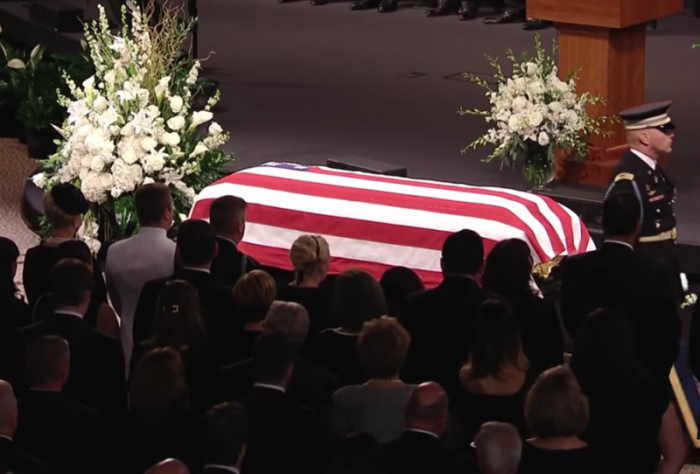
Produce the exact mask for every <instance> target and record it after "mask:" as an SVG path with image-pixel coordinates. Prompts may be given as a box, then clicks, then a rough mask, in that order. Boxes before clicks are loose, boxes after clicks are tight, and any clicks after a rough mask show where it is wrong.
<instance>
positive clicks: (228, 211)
mask: <svg viewBox="0 0 700 474" xmlns="http://www.w3.org/2000/svg"><path fill="white" fill-rule="evenodd" d="M247 208H248V204H247V203H246V202H245V200H243V199H242V198H239V197H237V196H221V197H220V198H217V199H215V200H214V202H212V203H211V207H210V208H209V222H210V223H211V225H212V226H213V227H214V229H215V230H216V232H217V233H218V234H220V235H232V234H240V235H241V236H242V235H243V232H244V231H245V214H246V209H247Z"/></svg>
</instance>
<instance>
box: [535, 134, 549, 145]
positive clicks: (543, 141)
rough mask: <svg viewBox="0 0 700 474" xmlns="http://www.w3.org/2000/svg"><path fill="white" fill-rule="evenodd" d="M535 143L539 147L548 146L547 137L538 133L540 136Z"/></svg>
mask: <svg viewBox="0 0 700 474" xmlns="http://www.w3.org/2000/svg"><path fill="white" fill-rule="evenodd" d="M537 143H539V144H540V145H541V146H547V145H549V135H547V133H545V132H540V135H539V136H538V137H537Z"/></svg>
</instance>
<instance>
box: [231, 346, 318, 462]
mask: <svg viewBox="0 0 700 474" xmlns="http://www.w3.org/2000/svg"><path fill="white" fill-rule="evenodd" d="M293 354H294V352H293V349H292V346H291V345H290V344H289V342H288V341H287V338H286V336H285V335H284V334H273V333H267V334H263V335H262V336H261V337H260V339H259V340H258V344H257V346H256V348H255V354H254V356H253V365H254V368H255V385H254V387H253V393H252V395H251V398H250V400H249V401H248V403H247V407H246V408H247V416H248V422H249V426H250V429H249V435H248V444H247V449H246V454H245V457H244V459H243V472H244V473H246V474H269V473H271V472H304V473H307V474H320V473H322V472H325V469H326V465H327V462H328V453H329V451H330V446H328V444H327V443H328V439H329V436H328V434H327V430H326V426H325V422H324V419H323V418H322V417H320V416H318V415H317V414H316V413H315V412H313V411H312V410H310V409H308V408H305V407H302V406H301V405H299V404H297V403H295V402H294V401H293V400H292V399H291V397H289V395H287V386H288V385H289V381H290V379H291V376H292V371H293V370H294V364H293V362H292V358H293Z"/></svg>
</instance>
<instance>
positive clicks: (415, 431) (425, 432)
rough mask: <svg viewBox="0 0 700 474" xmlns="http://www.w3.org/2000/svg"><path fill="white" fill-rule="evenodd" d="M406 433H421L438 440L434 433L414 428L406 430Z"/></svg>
mask: <svg viewBox="0 0 700 474" xmlns="http://www.w3.org/2000/svg"><path fill="white" fill-rule="evenodd" d="M406 431H413V432H414V433H423V434H427V435H430V436H432V437H433V438H435V439H440V437H439V436H438V435H436V434H435V433H433V432H432V431H426V430H418V429H415V428H407V429H406Z"/></svg>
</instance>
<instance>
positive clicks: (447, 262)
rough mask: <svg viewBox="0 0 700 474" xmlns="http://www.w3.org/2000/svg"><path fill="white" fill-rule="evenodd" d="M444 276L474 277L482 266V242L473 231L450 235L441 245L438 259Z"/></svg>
mask: <svg viewBox="0 0 700 474" xmlns="http://www.w3.org/2000/svg"><path fill="white" fill-rule="evenodd" d="M440 265H441V266H442V272H443V273H444V274H446V275H476V274H477V273H479V272H480V271H481V267H482V266H483V265H484V242H483V241H482V240H481V236H480V235H479V234H477V233H476V232H474V231H473V230H469V229H464V230H460V231H459V232H455V233H454V234H450V235H449V236H447V238H446V239H445V243H443V244H442V258H441V259H440Z"/></svg>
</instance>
